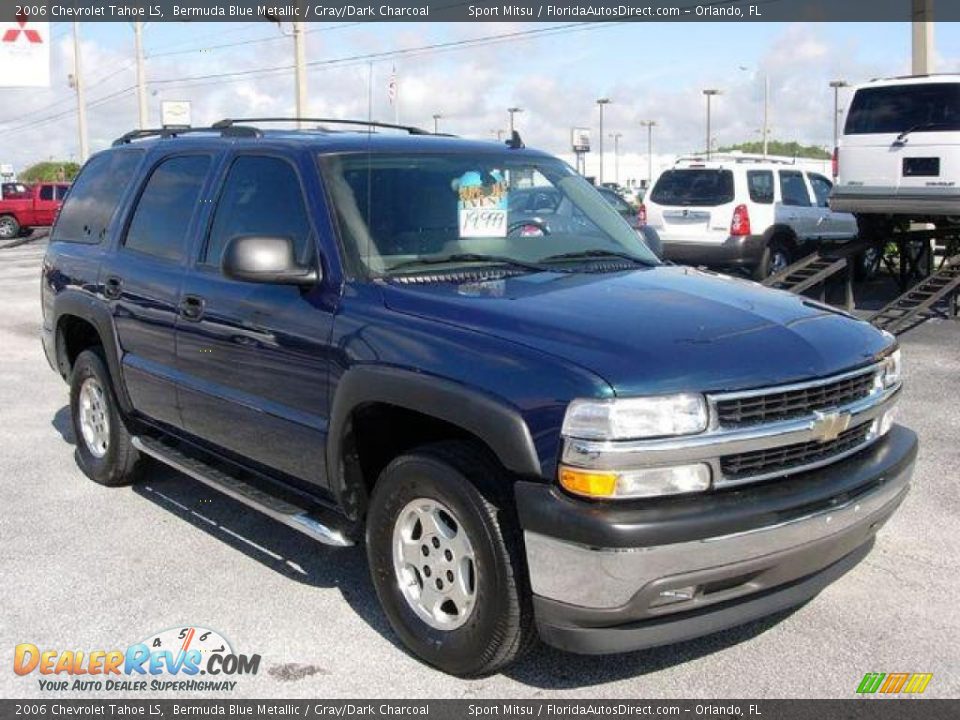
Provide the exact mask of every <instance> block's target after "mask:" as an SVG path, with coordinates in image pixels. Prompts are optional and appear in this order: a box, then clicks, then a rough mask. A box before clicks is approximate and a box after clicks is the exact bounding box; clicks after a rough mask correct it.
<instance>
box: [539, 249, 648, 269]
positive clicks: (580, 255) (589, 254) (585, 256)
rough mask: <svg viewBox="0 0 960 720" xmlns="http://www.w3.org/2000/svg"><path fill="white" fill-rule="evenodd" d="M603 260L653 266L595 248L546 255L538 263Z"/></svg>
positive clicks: (626, 255)
mask: <svg viewBox="0 0 960 720" xmlns="http://www.w3.org/2000/svg"><path fill="white" fill-rule="evenodd" d="M604 258H619V259H621V260H629V261H630V262H632V263H634V264H636V265H647V266H652V265H653V263H651V262H647V261H646V260H643V259H641V258H638V257H636V256H635V255H631V254H630V253H625V252H619V251H617V250H603V249H601V248H596V249H594V250H578V251H576V252H567V253H560V254H559V255H548V256H547V257H545V258H541V259H540V262H551V261H553V260H597V259H604Z"/></svg>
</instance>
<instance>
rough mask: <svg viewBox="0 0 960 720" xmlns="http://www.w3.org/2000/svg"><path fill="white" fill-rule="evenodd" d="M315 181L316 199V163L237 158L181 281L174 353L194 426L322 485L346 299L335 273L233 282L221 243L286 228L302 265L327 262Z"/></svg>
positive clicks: (239, 451)
mask: <svg viewBox="0 0 960 720" xmlns="http://www.w3.org/2000/svg"><path fill="white" fill-rule="evenodd" d="M307 179H308V180H309V182H312V183H313V186H312V187H313V190H312V191H311V193H310V196H311V197H314V198H321V197H322V195H323V193H322V192H321V191H320V190H319V189H318V185H317V183H318V180H317V178H316V169H315V168H314V167H312V166H311V165H309V164H306V165H302V166H301V165H298V164H296V163H294V162H292V161H291V160H288V159H287V158H286V157H283V156H281V155H272V154H269V153H256V154H252V153H239V154H237V155H236V156H234V157H233V159H232V160H231V161H230V164H229V167H228V169H227V171H226V174H225V178H224V180H223V181H222V184H221V186H220V189H219V193H218V199H217V202H216V207H215V209H214V212H213V215H212V220H211V222H210V226H209V229H208V231H207V233H206V241H205V243H203V244H202V247H200V248H199V252H198V253H197V258H196V262H195V263H194V266H193V267H192V268H191V269H190V271H189V272H188V274H187V277H186V280H185V282H184V284H183V293H182V298H183V302H184V308H185V311H184V312H182V313H181V317H180V319H179V322H178V325H177V356H178V367H179V369H180V372H181V374H182V378H183V385H182V388H181V397H182V405H183V421H184V426H185V427H186V429H187V430H188V431H189V432H191V433H192V434H194V435H196V436H198V437H200V438H203V439H204V440H207V441H209V442H212V443H214V444H216V445H217V446H219V447H221V448H225V449H226V450H228V451H231V452H232V453H234V454H236V455H238V456H241V457H242V458H245V459H247V460H252V461H254V462H256V463H260V464H262V465H264V466H267V467H268V468H270V469H272V470H279V471H280V472H282V473H285V474H286V475H289V476H293V477H294V478H297V479H299V480H302V481H304V482H305V483H307V484H309V485H324V484H325V482H326V472H325V448H326V434H327V415H328V404H327V403H328V397H327V396H328V385H327V383H328V374H329V357H330V349H329V339H330V335H331V332H332V329H333V318H334V310H335V308H336V300H337V295H336V294H335V293H333V292H332V291H331V288H332V287H333V286H332V283H331V280H330V278H329V277H327V278H325V279H324V280H322V281H321V282H320V283H318V285H317V286H315V287H312V288H301V287H297V286H293V285H271V284H263V283H251V282H242V281H238V280H233V279H231V278H228V277H226V276H225V275H223V273H222V272H221V269H220V262H221V258H222V255H223V251H224V248H225V247H226V245H227V243H228V242H229V241H230V240H231V239H232V238H235V237H237V236H240V235H263V236H269V237H289V238H291V239H292V240H293V241H294V245H295V248H296V253H297V256H298V258H299V260H300V262H301V263H303V264H317V263H318V262H319V261H318V255H317V243H316V239H317V231H316V227H317V225H315V224H314V222H313V219H312V218H311V216H310V212H309V209H308V208H309V207H310V204H309V203H308V202H307V197H308V195H307V193H306V192H305V182H304V181H305V180H307ZM317 202H318V203H322V201H319V200H318V201H317ZM317 206H318V205H314V207H317ZM187 303H190V304H189V306H188V305H187Z"/></svg>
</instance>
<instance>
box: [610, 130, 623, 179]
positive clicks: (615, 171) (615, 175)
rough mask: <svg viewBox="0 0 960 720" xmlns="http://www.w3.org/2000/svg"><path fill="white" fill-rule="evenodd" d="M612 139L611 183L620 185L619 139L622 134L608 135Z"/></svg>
mask: <svg viewBox="0 0 960 720" xmlns="http://www.w3.org/2000/svg"><path fill="white" fill-rule="evenodd" d="M610 137H612V138H613V181H614V182H615V183H616V184H617V185H619V184H620V138H622V137H623V133H610Z"/></svg>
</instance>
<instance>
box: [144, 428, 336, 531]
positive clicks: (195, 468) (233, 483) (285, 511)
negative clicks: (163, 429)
mask: <svg viewBox="0 0 960 720" xmlns="http://www.w3.org/2000/svg"><path fill="white" fill-rule="evenodd" d="M132 442H133V446H134V447H135V448H136V449H137V450H139V451H140V452H142V453H144V454H146V455H149V456H150V457H152V458H156V459H157V460H159V461H160V462H162V463H164V464H165V465H169V466H170V467H172V468H174V469H175V470H179V471H180V472H182V473H184V474H186V475H189V476H190V477H192V478H194V479H195V480H199V481H200V482H202V483H203V484H204V485H207V486H209V487H211V488H213V489H214V490H216V491H218V492H221V493H223V494H224V495H228V496H230V497H231V498H233V499H234V500H236V501H238V502H241V503H243V504H244V505H247V506H248V507H251V508H253V509H254V510H257V511H258V512H261V513H263V514H264V515H267V516H268V517H271V518H273V519H274V520H276V521H277V522H279V523H282V524H284V525H286V526H287V527H290V528H293V529H294V530H297V531H298V532H302V533H303V534H304V535H307V536H308V537H311V538H313V539H314V540H317V541H319V542H322V543H323V544H325V545H333V546H335V547H349V546H350V545H353V544H354V542H353V540H351V539H350V538H348V537H346V536H345V535H344V534H343V533H342V532H341V531H340V530H337V529H335V528H331V527H328V526H327V525H325V524H324V523H323V522H321V521H320V520H319V519H317V518H316V517H315V516H313V515H312V514H310V512H308V511H307V510H305V509H304V508H301V507H299V506H297V505H293V504H291V503H288V502H287V501H286V500H283V499H282V498H278V497H276V496H275V495H270V494H268V493H265V492H263V491H262V490H260V489H259V488H256V487H254V486H253V485H250V484H249V483H245V482H244V481H242V480H238V479H237V478H235V477H232V476H231V475H227V474H226V473H224V472H223V471H221V470H218V469H217V468H215V467H212V466H211V465H208V464H206V463H204V462H201V461H199V460H195V459H194V458H191V457H189V456H187V455H184V454H183V453H181V452H180V451H179V450H177V449H176V448H172V447H170V446H168V445H165V444H164V443H162V442H160V441H158V440H154V439H152V438H147V437H134V438H133V440H132Z"/></svg>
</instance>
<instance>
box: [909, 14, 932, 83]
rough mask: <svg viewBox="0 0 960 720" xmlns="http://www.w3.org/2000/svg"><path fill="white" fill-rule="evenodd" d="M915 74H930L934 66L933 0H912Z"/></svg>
mask: <svg viewBox="0 0 960 720" xmlns="http://www.w3.org/2000/svg"><path fill="white" fill-rule="evenodd" d="M911 1H912V7H911V16H912V19H913V23H912V26H913V28H912V29H913V32H912V34H913V74H914V75H929V74H930V73H932V72H934V67H933V59H934V53H933V0H911Z"/></svg>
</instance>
